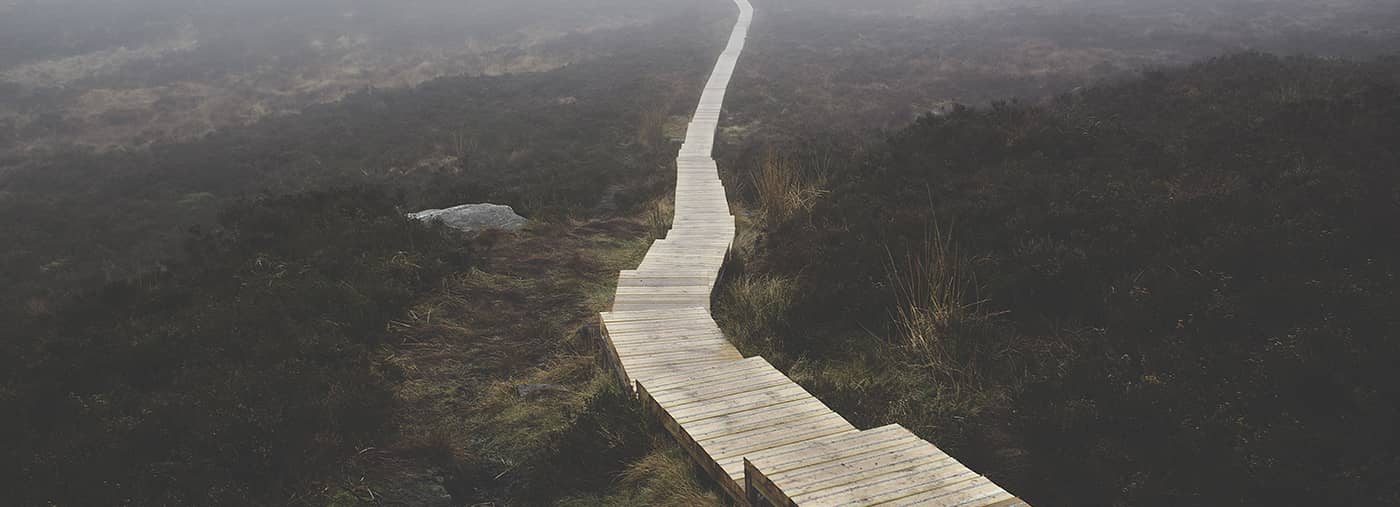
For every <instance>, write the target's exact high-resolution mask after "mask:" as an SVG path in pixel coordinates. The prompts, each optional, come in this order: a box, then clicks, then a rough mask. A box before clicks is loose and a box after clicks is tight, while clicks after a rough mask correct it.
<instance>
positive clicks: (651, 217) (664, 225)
mask: <svg viewBox="0 0 1400 507" xmlns="http://www.w3.org/2000/svg"><path fill="white" fill-rule="evenodd" d="M675 212H676V208H675V204H673V203H672V202H671V199H669V198H661V199H657V200H655V201H652V203H651V205H650V206H648V207H647V209H646V211H645V212H643V219H644V220H646V225H647V231H648V232H649V233H651V237H652V238H654V239H659V238H664V237H666V233H667V232H668V231H670V230H671V224H672V222H673V221H674V220H675V214H676V213H675Z"/></svg>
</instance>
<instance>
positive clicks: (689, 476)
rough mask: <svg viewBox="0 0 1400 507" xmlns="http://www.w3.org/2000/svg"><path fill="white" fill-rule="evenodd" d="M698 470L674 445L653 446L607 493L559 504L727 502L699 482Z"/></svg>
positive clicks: (682, 506) (621, 506)
mask: <svg viewBox="0 0 1400 507" xmlns="http://www.w3.org/2000/svg"><path fill="white" fill-rule="evenodd" d="M699 475H700V474H699V472H698V471H697V470H696V467H695V464H694V463H693V462H692V461H691V460H690V457H689V456H686V454H685V452H684V451H682V450H681V449H680V448H679V447H676V446H674V445H665V444H662V445H657V446H655V448H653V450H652V451H651V452H650V453H648V454H647V455H646V456H643V457H642V458H641V459H639V460H637V461H634V462H632V464H630V465H628V466H627V469H626V470H624V471H623V472H622V474H621V475H620V476H619V477H618V479H617V481H616V484H615V485H614V489H613V490H612V491H611V492H610V493H609V494H607V495H602V496H589V497H582V496H579V497H571V498H566V499H564V500H561V501H560V502H558V503H557V504H556V505H559V506H561V507H586V506H599V507H604V506H606V507H612V506H617V507H630V506H633V505H657V506H675V507H689V506H696V507H705V506H721V505H727V504H726V503H725V502H724V501H723V500H722V499H721V497H720V495H719V494H718V493H717V492H716V491H715V490H714V489H712V488H708V487H706V486H705V485H702V484H701V483H700V481H699V480H697V478H698V477H699Z"/></svg>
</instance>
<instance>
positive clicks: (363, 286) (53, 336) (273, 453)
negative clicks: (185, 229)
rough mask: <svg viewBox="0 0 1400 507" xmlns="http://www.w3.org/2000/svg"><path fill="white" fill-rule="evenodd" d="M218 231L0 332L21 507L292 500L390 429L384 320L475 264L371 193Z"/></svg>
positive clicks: (299, 204)
mask: <svg viewBox="0 0 1400 507" xmlns="http://www.w3.org/2000/svg"><path fill="white" fill-rule="evenodd" d="M216 231H217V232H211V233H207V234H195V235H193V236H191V237H190V239H189V242H188V248H189V249H190V252H189V255H188V256H187V257H186V260H184V261H182V262H178V263H175V264H173V265H171V266H169V267H168V268H167V269H166V270H164V271H162V272H160V273H154V274H150V275H147V276H143V277H140V278H137V279H133V280H129V281H124V282H120V283H113V284H110V285H108V286H106V287H104V288H103V289H101V290H100V291H96V292H93V293H91V294H89V295H85V296H83V297H80V298H78V299H76V300H74V301H72V302H71V303H68V304H66V305H63V306H61V307H59V308H55V309H53V310H52V312H51V313H46V314H44V315H42V316H41V317H40V318H39V319H38V322H36V323H35V324H36V325H35V328H33V329H25V330H21V331H22V334H21V335H20V336H24V337H25V338H26V340H24V341H13V340H6V341H5V342H4V343H3V346H4V351H3V354H0V355H2V356H3V357H4V361H5V365H4V368H3V371H4V372H5V373H4V378H3V382H4V386H5V389H4V392H5V396H4V397H3V398H2V399H0V407H2V408H0V413H3V414H4V416H3V428H4V429H3V431H4V432H5V434H6V435H7V436H8V437H9V438H10V439H11V440H10V442H12V445H7V446H5V448H4V451H3V452H4V457H3V461H4V463H5V467H6V470H5V471H4V474H5V475H6V476H7V477H9V478H11V480H15V481H17V483H18V484H24V487H23V488H21V489H19V490H17V491H16V490H12V491H11V498H10V501H13V502H15V504H16V505H42V504H57V505H99V504H133V505H150V504H167V505H179V504H186V505H188V504H202V505H247V504H249V503H274V502H281V501H284V500H285V496H283V495H285V492H286V491H289V490H292V488H293V487H295V486H297V485H298V484H299V483H300V482H301V481H305V480H307V479H308V478H309V477H312V476H314V475H316V474H318V473H320V470H322V469H323V468H325V467H326V466H328V465H329V464H331V463H334V462H336V461H337V460H339V459H341V458H342V455H343V454H345V453H347V452H350V451H353V450H357V449H360V448H363V447H366V442H371V441H373V439H374V438H375V437H376V436H377V435H378V434H380V433H381V432H383V431H385V430H386V429H387V428H388V423H389V422H390V416H391V415H392V413H393V403H392V401H393V397H392V393H391V392H390V390H389V389H388V388H387V384H386V382H385V381H386V380H387V379H388V378H392V377H393V376H395V375H397V373H396V372H395V371H393V370H392V369H389V368H386V365H385V363H384V362H383V361H382V357H383V356H384V355H386V354H387V353H388V350H389V349H388V348H387V347H388V346H389V345H391V344H390V343H389V342H388V341H387V339H388V336H387V335H386V334H385V333H384V329H385V326H386V325H387V324H388V323H389V322H390V321H391V320H392V319H395V318H398V316H400V315H401V314H403V313H404V311H405V310H406V309H407V308H408V306H409V304H410V303H412V302H413V301H414V299H415V297H416V295H417V294H419V293H421V292H423V291H425V290H430V289H431V288H432V287H434V285H436V284H437V283H438V280H439V279H440V278H442V277H443V276H444V275H445V274H447V273H450V272H454V271H459V270H463V269H466V268H468V267H470V265H471V263H472V258H473V256H472V254H471V251H470V248H469V247H468V245H466V243H465V242H464V241H462V240H459V239H451V236H449V235H445V234H442V233H441V232H442V231H439V230H434V228H430V227H427V226H424V225H420V224H416V223H410V221H409V220H408V219H407V218H405V217H404V216H403V215H402V214H401V213H399V212H398V211H397V209H396V203H395V202H394V200H392V199H390V198H389V197H388V196H386V195H384V194H382V193H378V192H375V191H372V190H342V191H336V192H317V193H311V194H305V195H300V196H296V197H283V198H273V199H266V200H259V201H247V202H242V203H238V204H236V205H233V206H231V207H230V208H228V209H227V210H225V211H224V212H223V213H222V214H221V215H220V218H219V227H218V228H217V229H216ZM347 253H348V255H347ZM311 316H314V318H310V317H311ZM20 323H21V322H15V321H11V322H10V324H9V325H15V324H20ZM11 330H12V331H13V330H14V329H13V328H12V329H11Z"/></svg>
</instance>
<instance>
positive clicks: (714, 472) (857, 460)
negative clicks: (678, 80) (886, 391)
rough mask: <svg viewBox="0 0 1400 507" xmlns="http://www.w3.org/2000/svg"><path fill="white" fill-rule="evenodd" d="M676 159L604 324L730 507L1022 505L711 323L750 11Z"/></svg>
mask: <svg viewBox="0 0 1400 507" xmlns="http://www.w3.org/2000/svg"><path fill="white" fill-rule="evenodd" d="M734 1H735V4H737V5H738V7H739V18H738V21H737V22H736V23H735V25H734V31H733V33H732V35H730V37H729V45H728V46H727V47H726V48H725V50H724V52H723V53H721V54H720V57H719V61H718V62H717V63H716V64H715V68H714V71H713V73H712V74H711V75H710V80H709V82H707V83H706V84H705V89H704V93H703V94H702V95H701V97H700V104H699V106H698V107H696V109H695V114H694V116H692V118H691V122H690V126H689V129H688V130H687V131H686V137H685V143H684V144H682V145H681V150H680V155H679V156H678V157H677V158H676V195H675V198H676V199H675V217H674V221H673V224H672V227H671V230H670V232H668V233H667V235H666V239H661V240H657V241H656V242H655V243H653V244H652V246H651V249H650V250H649V251H648V252H647V255H646V257H645V258H644V259H643V260H642V263H641V265H639V266H637V269H635V270H630V271H623V272H622V273H621V274H620V275H619V276H618V283H617V294H616V296H615V298H614V300H613V306H612V311H610V312H605V313H603V314H602V315H601V320H602V330H603V333H602V334H603V340H604V341H605V345H606V351H607V352H606V353H607V355H608V360H609V362H610V363H611V366H612V367H613V369H614V371H615V373H616V374H617V376H618V378H619V380H621V382H622V384H623V385H624V386H627V387H628V389H633V390H634V391H635V394H636V395H637V399H638V400H639V401H640V403H641V404H642V406H643V409H644V410H645V412H646V413H647V414H649V415H651V416H653V417H655V418H657V419H658V420H659V421H660V422H661V423H662V425H663V426H664V427H665V428H666V431H667V432H669V433H670V434H671V435H672V436H674V437H675V438H676V440H677V441H679V442H680V444H681V445H682V446H683V447H684V448H685V449H686V451H687V452H688V453H689V454H690V455H691V457H692V458H694V459H695V461H696V462H697V463H699V464H700V466H701V467H703V468H704V469H705V470H706V471H707V472H708V473H709V474H710V476H711V477H713V478H714V479H715V481H716V482H717V483H719V485H720V486H721V487H722V488H723V489H724V490H725V491H726V492H728V493H729V494H730V495H731V496H732V497H733V498H734V500H735V501H737V502H739V503H740V504H746V505H764V504H771V505H936V506H977V507H982V506H999V507H1000V506H1013V505H1025V504H1024V503H1023V502H1021V501H1020V500H1018V499H1017V498H1015V497H1014V496H1012V495H1010V494H1008V493H1007V492H1006V491H1005V490H1003V489H1002V488H1000V487H998V486H997V485H996V484H993V483H992V482H991V481H989V480H987V479H986V478H985V477H982V476H980V475H977V474H976V473H974V472H973V471H971V470H969V469H968V468H967V467H965V466H963V465H962V464H961V463H959V462H958V461H957V460H955V459H953V458H952V457H950V456H948V455H947V454H944V453H943V452H942V451H940V450H938V448H937V447H934V446H933V444H930V443H928V442H926V441H924V440H922V439H920V438H918V437H917V436H915V435H914V434H913V433H910V432H909V431H908V430H906V429H904V428H901V427H900V426H899V425H890V426H884V427H880V428H874V429H869V430H864V431H861V430H859V429H857V428H856V427H855V426H852V425H851V423H850V422H847V421H846V419H845V418H842V417H841V415H840V414H837V413H836V412H833V411H832V410H831V409H829V408H827V406H826V405H824V404H822V402H821V401H820V400H817V399H816V398H815V397H813V396H812V395H811V394H810V393H808V392H807V391H806V390H805V389H803V388H802V386H799V385H797V383H795V382H793V381H792V380H791V379H789V378H788V377H787V376H786V375H783V373H782V372H780V371H778V370H777V369H776V368H774V367H773V366H772V365H770V364H768V361H766V360H764V359H763V358H762V357H750V358H744V357H743V355H742V354H740V353H739V351H738V350H737V349H735V348H734V346H733V345H731V344H730V343H729V341H728V340H727V339H726V338H725V337H724V333H723V332H721V331H720V329H719V326H717V325H715V321H714V319H713V318H711V316H710V310H709V308H710V297H711V293H712V292H713V291H714V288H715V281H716V280H717V279H718V278H719V275H720V270H721V269H722V268H723V266H724V261H725V258H726V256H727V255H728V254H729V248H730V246H731V245H732V243H733V241H734V216H733V215H731V214H730V212H729V202H728V199H727V198H726V195H725V190H724V185H723V184H722V183H721V182H720V179H719V170H718V168H716V166H715V161H714V159H713V158H711V153H712V151H713V147H714V137H715V129H716V127H717V125H718V124H719V115H720V109H721V106H722V105H723V104H724V92H725V89H726V88H727V87H728V86H729V78H730V76H731V75H732V74H733V73H734V68H735V66H736V65H737V64H738V61H739V55H740V53H741V52H743V49H744V39H745V37H746V36H747V34H748V29H749V24H750V22H751V21H752V19H753V7H752V6H750V5H749V3H748V1H747V0H734Z"/></svg>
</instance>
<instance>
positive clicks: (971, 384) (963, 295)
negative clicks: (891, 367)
mask: <svg viewBox="0 0 1400 507" xmlns="http://www.w3.org/2000/svg"><path fill="white" fill-rule="evenodd" d="M886 254H887V258H888V264H887V273H888V280H889V283H890V286H892V287H893V288H894V290H895V296H896V301H897V306H896V308H895V310H894V312H893V315H892V320H893V324H894V336H893V337H892V339H891V340H890V344H889V345H890V346H892V347H893V348H894V349H896V351H897V352H899V354H898V356H899V357H901V358H902V359H901V360H902V362H905V363H907V365H908V366H909V367H911V368H913V369H915V370H917V371H919V372H920V374H921V375H922V376H925V377H933V382H932V384H931V385H932V386H933V387H934V388H935V391H936V393H937V397H938V400H939V401H938V403H939V404H940V405H943V406H945V407H947V408H948V409H949V410H958V411H966V410H975V407H977V406H983V405H986V404H988V402H991V401H994V400H999V399H1003V398H1004V397H1005V396H1006V395H1007V392H1006V389H1005V386H1006V384H1005V383H1004V379H1003V381H999V382H988V381H987V379H986V373H987V369H988V368H992V367H994V366H997V365H1001V364H1003V363H1004V360H1005V359H1006V358H1007V357H1006V356H1007V353H1008V352H1007V351H1008V350H1010V349H1011V343H1010V341H1011V340H1013V339H1014V335H1013V334H1012V333H1011V332H1009V331H1008V330H1007V329H1005V328H1004V327H1002V326H1000V325H998V323H997V322H996V317H997V316H998V315H1000V313H999V312H992V311H990V309H989V305H987V301H986V300H984V299H981V298H980V297H979V286H978V284H977V275H976V272H975V270H974V266H973V263H974V262H975V261H976V259H972V258H970V257H968V256H967V255H965V254H963V253H961V252H960V251H959V249H958V247H957V244H956V242H955V240H954V239H953V230H952V228H951V227H943V226H941V225H938V224H936V223H935V224H934V225H933V227H932V230H930V231H929V233H927V234H926V235H925V238H924V241H923V244H922V245H920V247H919V250H918V251H913V252H909V253H906V254H905V255H903V256H902V257H900V258H896V257H895V255H894V254H893V253H892V252H890V251H889V250H888V249H886ZM925 382H927V380H925ZM993 386H995V387H993Z"/></svg>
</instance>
